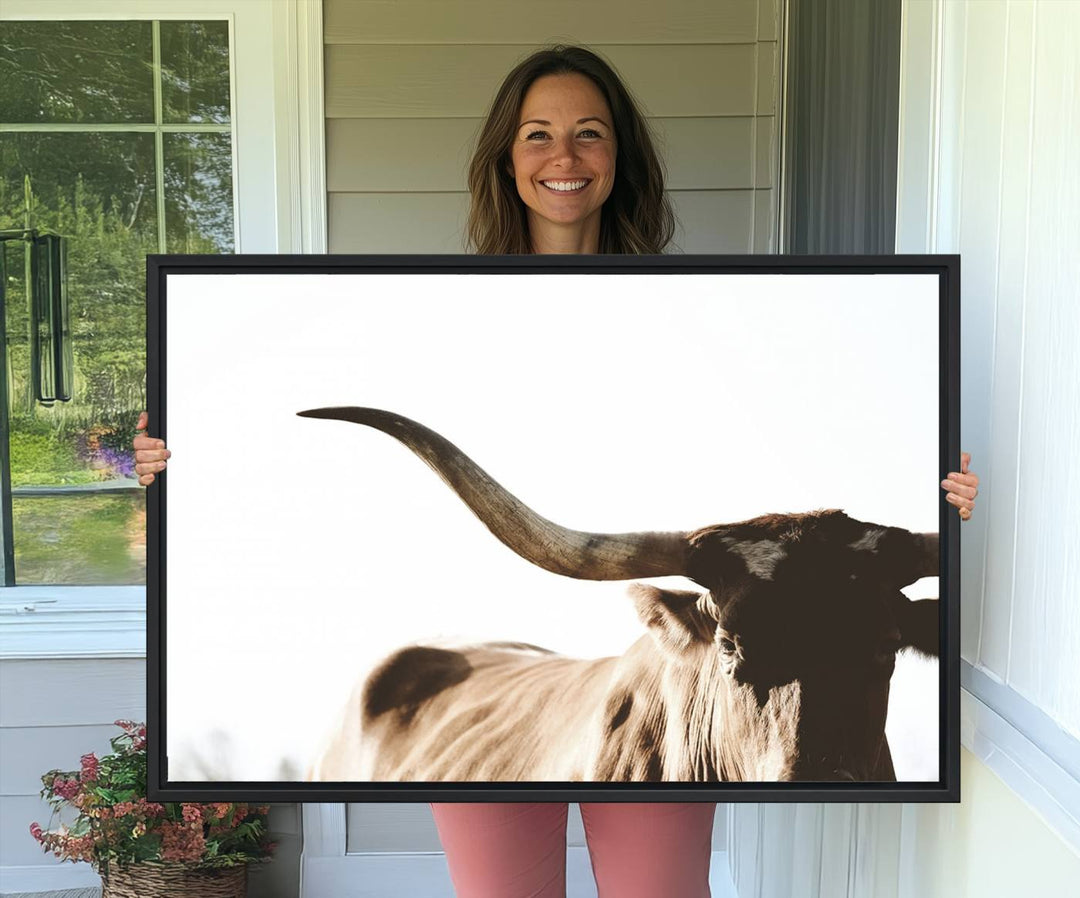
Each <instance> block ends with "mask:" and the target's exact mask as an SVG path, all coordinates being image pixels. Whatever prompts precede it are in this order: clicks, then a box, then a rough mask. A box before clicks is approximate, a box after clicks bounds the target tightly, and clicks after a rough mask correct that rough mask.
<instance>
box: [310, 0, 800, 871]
mask: <svg viewBox="0 0 1080 898" xmlns="http://www.w3.org/2000/svg"><path fill="white" fill-rule="evenodd" d="M780 9H781V5H780V0H735V2H723V3H716V2H712V0H672V2H669V3H664V4H661V3H657V2H654V0H596V2H589V3H579V2H576V0H554V2H549V3H546V4H544V5H542V6H537V5H536V4H535V3H534V2H526V0H511V2H496V0H482V2H446V0H395V2H392V3H391V2H377V0H327V2H325V3H324V6H323V13H324V34H325V39H326V56H325V84H326V178H327V194H328V197H327V198H328V219H329V221H328V238H329V247H330V251H331V252H335V253H460V252H464V251H465V244H464V224H465V218H466V215H467V212H468V193H467V190H466V170H467V166H468V162H469V158H470V156H471V153H472V148H473V145H474V141H475V138H476V135H477V132H478V130H479V128H480V125H481V124H482V121H483V116H484V114H485V113H486V111H487V108H488V104H489V103H490V102H491V99H492V96H493V95H494V92H495V90H496V88H497V87H498V85H499V83H500V82H501V80H502V78H503V77H504V76H505V75H506V73H507V72H508V71H509V70H510V69H511V68H512V67H513V65H514V64H515V63H516V62H518V61H519V60H521V59H522V58H524V57H525V56H527V55H528V54H529V53H531V52H532V51H533V50H534V49H536V48H538V47H540V46H544V45H548V44H553V43H560V42H561V43H577V44H585V45H587V46H589V47H592V48H593V49H595V50H597V51H598V52H600V53H601V54H602V55H604V56H605V57H606V58H608V59H609V60H610V61H611V62H612V63H613V64H614V66H615V67H616V69H617V70H618V71H619V72H620V74H621V75H622V76H623V77H624V79H625V81H626V82H627V84H628V86H629V87H630V89H631V91H632V92H633V93H634V94H635V96H636V97H637V99H638V100H639V101H640V102H641V104H642V105H643V107H644V109H645V112H646V114H647V116H648V118H649V122H650V124H651V125H652V127H653V129H654V132H655V134H656V136H657V138H658V149H659V151H660V152H661V154H662V156H663V159H664V161H665V164H666V168H667V173H668V176H667V182H666V185H667V187H668V190H669V193H670V196H671V198H672V201H673V205H674V207H675V213H676V217H677V218H678V229H677V231H676V235H675V244H676V247H675V248H673V251H676V252H678V251H682V252H687V253H751V252H754V253H767V252H776V249H777V221H778V206H779V199H778V196H779V191H778V189H777V187H778V185H777V180H776V171H777V163H776V160H777V157H778V155H779V145H778V140H779V128H778V125H777V122H778V120H779V119H778V115H779V105H780V56H781V54H780V49H779V48H780V44H779V36H780V30H781V23H780ZM556 29H559V30H556ZM347 819H348V830H347V831H348V838H347V850H348V851H349V852H376V851H433V850H438V848H439V843H438V836H437V833H436V832H435V829H434V824H433V822H432V820H431V816H430V813H429V812H428V809H427V807H426V806H424V805H415V804H399V805H376V804H368V805H352V806H350V807H349V809H348V817H347ZM725 822H726V814H725V813H724V812H723V809H721V811H720V812H719V813H718V814H717V824H716V829H715V830H714V847H715V848H717V849H721V848H723V847H724V841H725ZM568 838H569V843H570V844H571V845H583V844H584V832H583V830H582V827H581V821H580V815H579V814H578V813H577V809H576V808H572V809H571V818H570V825H569V837H568Z"/></svg>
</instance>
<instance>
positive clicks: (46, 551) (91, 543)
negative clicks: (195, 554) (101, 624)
mask: <svg viewBox="0 0 1080 898" xmlns="http://www.w3.org/2000/svg"><path fill="white" fill-rule="evenodd" d="M145 510H146V491H145V490H141V489H139V490H136V489H133V490H131V492H130V495H127V494H123V495H117V494H106V495H103V496H94V495H79V496H48V497H40V498H39V497H27V498H21V499H20V498H14V499H13V500H12V514H13V517H14V521H13V524H14V527H13V529H14V536H15V577H16V580H17V582H18V583H19V584H21V585H29V584H34V583H62V584H71V585H76V584H77V585H81V586H88V585H104V584H124V585H128V584H141V583H145V582H146V550H145V538H144V534H145V520H146V515H145Z"/></svg>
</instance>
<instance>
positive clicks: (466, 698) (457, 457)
mask: <svg viewBox="0 0 1080 898" xmlns="http://www.w3.org/2000/svg"><path fill="white" fill-rule="evenodd" d="M168 258H169V257H162V259H165V260H167V259H168ZM713 261H714V265H713V270H711V271H702V270H701V269H700V268H697V269H692V268H689V267H687V269H686V270H682V271H680V270H678V269H676V268H672V270H670V271H661V272H658V271H656V270H635V268H634V265H633V264H630V263H627V262H625V261H624V263H623V265H622V267H620V266H619V265H618V264H617V263H616V262H614V261H609V262H608V264H607V267H597V268H596V269H595V270H581V269H580V268H571V269H569V270H568V269H566V268H565V267H563V268H561V269H560V268H559V267H558V263H557V262H547V263H545V265H539V266H536V267H535V268H534V269H517V270H515V269H512V268H499V267H494V268H492V269H481V268H477V267H476V266H475V263H474V262H472V261H470V260H467V259H465V258H464V257H463V258H462V259H459V260H454V263H456V264H457V265H458V266H459V267H458V268H457V269H455V268H454V265H453V264H452V263H451V262H449V261H446V262H444V267H445V268H449V269H450V270H442V271H436V270H430V271H424V270H410V269H409V268H408V267H407V266H404V265H403V266H401V267H400V270H397V271H395V272H393V273H387V272H386V271H385V270H382V269H375V270H372V269H371V268H370V267H369V268H368V269H367V270H365V266H364V265H363V264H354V265H353V267H352V268H348V267H345V266H344V263H342V266H343V267H342V268H341V270H339V271H336V272H327V271H321V272H313V271H311V270H305V269H304V268H303V267H295V268H293V269H292V270H286V271H282V272H280V273H276V274H275V273H266V272H245V271H243V270H233V271H227V270H220V271H213V270H210V271H207V270H189V271H184V270H183V268H182V267H181V268H179V269H177V270H175V271H173V270H170V271H171V273H170V274H169V275H168V277H167V281H166V283H167V286H166V289H165V291H164V292H165V294H166V295H165V297H163V298H159V302H160V304H161V306H160V309H159V315H160V322H159V326H160V328H161V330H162V332H163V338H162V341H161V345H162V346H164V347H165V348H166V351H164V352H163V353H162V355H163V359H162V365H161V368H160V378H161V380H162V381H163V383H164V384H165V385H166V386H165V390H164V391H163V395H162V399H163V400H164V409H163V416H164V417H165V421H166V426H167V429H168V441H169V446H170V448H171V449H172V450H173V453H174V457H173V459H172V460H171V461H170V466H169V470H168V474H167V479H165V478H163V485H164V486H165V488H166V489H165V496H166V500H165V502H164V503H163V504H164V510H163V512H162V524H163V531H164V533H165V534H166V536H165V539H164V540H163V541H162V543H163V544H162V545H161V546H160V549H161V551H162V552H163V554H164V558H165V560H166V565H165V568H166V570H167V577H165V578H163V583H162V596H161V598H162V606H163V610H162V623H163V624H164V626H163V628H162V629H163V631H164V634H165V635H164V638H163V639H162V640H161V643H160V645H159V648H160V656H159V657H158V658H157V660H158V661H159V662H160V672H161V683H160V687H161V692H160V697H161V705H162V708H161V712H162V713H161V718H160V721H159V722H160V724H161V730H162V732H163V733H164V739H163V741H162V745H161V749H162V754H163V755H164V760H165V763H166V765H167V766H165V768H164V770H165V772H166V773H167V782H166V783H165V785H167V784H170V783H176V784H184V785H185V786H187V787H189V788H191V787H197V786H198V785H199V784H208V783H213V784H215V785H224V786H227V787H229V788H235V789H241V790H244V789H246V790H248V791H247V792H246V793H245V794H249V793H250V794H253V795H254V794H256V793H257V794H260V795H267V794H273V791H272V790H273V789H274V788H275V786H280V787H286V786H287V787H288V788H289V789H291V790H292V792H290V795H291V796H292V797H296V796H297V795H307V796H310V797H311V798H312V800H326V795H327V792H326V791H324V790H326V789H334V790H336V792H335V794H346V795H356V796H365V797H370V796H372V795H375V794H376V791H375V790H378V793H377V794H378V797H380V798H381V797H385V796H391V797H393V796H398V797H401V796H405V795H410V794H412V795H422V794H429V793H428V792H425V791H424V790H429V792H430V794H431V795H433V796H434V795H443V796H445V795H448V794H450V793H449V792H447V790H448V789H450V790H452V789H455V788H456V789H459V790H460V791H461V793H462V794H464V795H468V794H470V793H469V791H468V790H470V789H478V788H481V787H482V788H484V789H488V790H490V789H496V790H499V794H500V795H502V796H504V797H505V796H512V795H514V794H524V791H519V792H516V793H515V790H529V793H528V794H529V796H530V797H532V798H535V797H537V795H538V794H542V792H543V790H544V789H555V788H558V789H560V790H571V791H572V792H573V791H574V790H581V794H582V795H585V794H599V792H592V791H590V790H604V789H607V790H609V792H608V793H607V794H615V790H623V791H625V790H627V789H634V790H635V794H638V795H644V796H646V797H655V798H656V799H657V800H672V797H671V796H672V793H671V792H670V791H669V790H670V789H671V788H672V787H679V788H684V789H694V788H700V789H701V790H702V797H707V798H709V799H710V800H716V799H717V797H718V793H717V791H716V790H717V789H718V788H724V787H728V788H732V789H733V788H736V787H746V786H748V785H752V786H753V787H754V788H759V789H774V790H776V789H779V790H788V792H787V794H789V795H791V797H792V799H796V798H797V797H798V795H799V794H800V792H799V790H800V789H801V788H803V787H814V788H816V789H817V790H818V793H815V794H816V795H817V797H818V800H820V791H821V790H822V789H828V788H830V787H831V788H838V789H841V790H842V789H849V790H850V789H854V788H866V789H873V788H875V787H876V788H881V789H889V788H894V787H897V786H898V785H903V784H909V785H911V786H912V787H913V788H915V787H918V786H922V787H924V788H925V789H926V793H927V794H928V795H929V794H932V792H933V790H934V789H938V790H940V789H941V788H942V787H943V783H944V780H945V777H946V772H947V770H946V767H947V765H945V764H943V758H945V756H946V753H945V751H944V750H943V739H944V738H945V736H946V730H947V727H946V726H943V720H947V717H948V715H947V714H943V710H944V711H947V710H948V707H947V705H948V701H947V699H948V694H947V689H945V688H944V685H945V684H944V681H945V677H944V676H943V674H944V672H945V660H946V658H947V654H948V644H949V634H948V631H947V628H946V627H944V622H945V620H946V616H945V607H946V604H947V599H948V597H946V596H944V595H943V593H944V590H943V586H942V583H943V581H942V578H940V577H939V573H940V571H941V569H942V557H943V555H942V553H943V551H944V548H943V541H942V539H941V535H940V530H941V527H940V521H941V518H942V515H941V503H942V499H941V497H940V495H939V492H940V491H939V489H938V481H939V480H940V476H939V465H940V463H941V455H942V452H941V435H942V433H943V428H942V422H943V418H942V411H943V410H942V407H941V387H942V383H943V380H942V370H943V368H942V365H943V364H944V362H945V359H944V358H943V355H944V350H943V347H944V346H945V345H946V344H945V341H944V340H943V336H945V335H943V333H942V328H941V324H940V322H941V321H942V320H943V318H942V309H943V306H942V295H943V294H942V290H941V284H942V278H941V275H940V273H939V272H935V271H925V270H911V271H905V270H899V271H897V270H893V271H891V272H888V273H884V272H876V271H873V270H870V271H867V270H866V269H865V268H863V269H859V268H858V267H857V266H851V267H850V268H849V269H847V270H845V269H844V268H843V267H842V266H841V267H837V265H836V263H834V264H833V266H832V267H827V266H824V265H818V267H816V268H815V267H814V266H813V264H808V267H807V270H805V271H801V272H798V273H791V272H787V271H780V270H773V271H769V270H767V269H766V268H765V267H762V270H760V271H746V270H731V266H730V265H729V266H725V265H724V264H723V261H722V260H713ZM282 264H284V263H282ZM308 264H309V265H310V264H311V263H310V262H309V263H308ZM578 264H579V265H580V263H578ZM669 264H671V263H669ZM759 264H763V263H761V262H759ZM152 345H153V343H152ZM152 542H153V540H152ZM151 549H152V550H153V546H151ZM943 636H944V637H945V639H944V640H943ZM198 659H204V662H203V663H200V661H199V660H198ZM154 661H155V659H153V658H152V659H151V664H153V663H154ZM218 664H230V665H233V664H241V665H244V666H245V667H248V668H249V669H251V670H253V671H255V670H259V669H262V670H267V671H268V670H271V669H272V671H273V682H272V684H270V685H269V686H268V687H267V688H266V689H265V690H259V694H256V695H255V696H251V695H247V696H245V697H244V701H243V702H238V701H236V700H235V699H234V698H233V697H231V696H227V695H221V694H219V693H218V692H217V691H215V688H214V673H213V672H214V670H215V668H216V667H217V665H218ZM163 779H164V778H163ZM260 790H261V791H260ZM267 790H269V791H267ZM410 790H411V791H410ZM538 790H539V791H538ZM916 791H917V790H916ZM808 794H809V793H808ZM838 794H840V795H845V793H844V792H842V791H841V792H838ZM852 794H855V793H852V792H848V793H846V800H851V796H852ZM913 794H915V793H914V792H913V793H911V794H909V795H908V797H909V798H911V797H912V795H913ZM682 797H685V796H683V795H682V793H680V798H682Z"/></svg>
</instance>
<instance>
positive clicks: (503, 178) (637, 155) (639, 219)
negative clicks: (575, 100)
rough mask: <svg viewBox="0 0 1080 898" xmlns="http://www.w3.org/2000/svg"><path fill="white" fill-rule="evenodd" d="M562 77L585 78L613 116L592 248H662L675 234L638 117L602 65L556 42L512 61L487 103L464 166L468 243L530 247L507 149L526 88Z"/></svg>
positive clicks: (656, 162)
mask: <svg viewBox="0 0 1080 898" xmlns="http://www.w3.org/2000/svg"><path fill="white" fill-rule="evenodd" d="M561 74H580V75H584V76H585V77H587V78H589V79H591V80H592V82H593V83H594V84H595V85H596V86H597V87H598V88H599V89H600V92H601V93H602V94H603V95H604V99H606V100H607V103H608V108H609V109H610V110H611V115H612V117H613V118H614V120H615V121H614V127H615V137H616V143H617V150H616V156H615V182H614V184H613V185H612V188H611V195H610V196H609V197H608V199H607V201H606V202H605V203H604V205H603V209H602V211H601V217H600V245H599V252H601V253H662V252H663V251H664V248H665V247H666V246H667V245H668V243H670V242H671V238H672V236H673V235H674V233H675V216H674V214H673V213H672V211H671V205H670V203H669V202H668V198H667V195H666V194H665V193H664V171H663V165H662V164H661V162H660V158H659V156H658V155H657V154H656V151H655V150H654V149H653V140H652V135H651V133H650V131H649V126H648V123H647V122H646V120H645V116H644V115H642V113H641V111H640V109H639V107H638V104H637V102H636V101H635V100H634V98H633V96H632V95H631V94H630V92H629V91H628V90H627V88H626V87H625V86H624V85H623V83H622V80H621V79H620V78H619V76H618V75H617V74H616V73H615V71H614V69H612V67H611V66H610V65H609V64H608V63H607V62H605V61H604V60H603V59H601V58H600V57H599V56H597V55H596V54H595V53H593V52H592V51H591V50H587V49H585V48H584V47H573V46H563V45H558V46H555V47H550V48H546V49H543V50H538V51H537V52H535V53H533V54H532V55H531V56H529V57H528V58H527V59H525V60H524V61H523V62H521V63H519V64H518V65H517V66H516V67H515V68H514V69H513V71H511V72H510V74H509V75H507V76H506V79H505V80H504V81H503V83H502V85H501V86H500V87H499V91H498V93H497V94H496V95H495V99H494V100H493V101H492V104H491V109H490V110H489V111H488V115H487V119H486V120H485V122H484V125H483V127H482V128H481V131H480V137H479V140H478V141H477V146H476V152H475V153H474V154H473V157H472V162H471V163H470V164H469V179H468V183H469V193H470V194H471V202H470V206H469V221H468V230H467V237H468V245H469V247H470V248H471V249H472V251H473V252H476V253H480V254H482V255H506V254H514V253H531V252H532V245H531V243H530V240H529V226H528V219H527V218H526V214H525V204H524V203H523V202H522V201H521V197H520V196H518V192H517V186H516V184H515V183H514V178H513V177H512V176H511V175H510V172H509V166H510V147H511V144H512V142H513V139H514V135H515V134H516V133H517V126H518V114H519V112H520V110H521V104H522V102H523V101H524V99H525V94H526V92H527V91H528V90H529V87H531V86H532V83H533V82H534V81H535V80H536V79H537V78H540V77H542V76H544V75H561Z"/></svg>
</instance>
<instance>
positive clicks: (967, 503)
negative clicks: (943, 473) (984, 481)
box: [941, 452, 979, 521]
mask: <svg viewBox="0 0 1080 898" xmlns="http://www.w3.org/2000/svg"><path fill="white" fill-rule="evenodd" d="M969 464H971V453H970V452H961V453H960V471H959V473H957V472H952V473H950V474H949V476H948V477H947V478H946V479H945V480H942V481H941V488H942V489H943V490H947V492H946V494H945V501H946V502H951V503H952V504H953V505H955V506H956V507H957V509H958V510H959V512H960V520H962V521H966V520H967V519H968V518H970V517H971V510H972V509H973V508H974V507H975V497H976V496H977V495H979V475H978V474H971V473H968V465H969Z"/></svg>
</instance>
